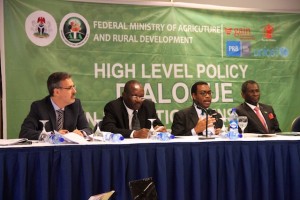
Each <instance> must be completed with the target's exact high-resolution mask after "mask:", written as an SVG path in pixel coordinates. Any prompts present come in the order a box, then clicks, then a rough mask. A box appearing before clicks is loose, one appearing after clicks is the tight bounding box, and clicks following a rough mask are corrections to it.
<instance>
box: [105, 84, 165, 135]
mask: <svg viewBox="0 0 300 200" xmlns="http://www.w3.org/2000/svg"><path fill="white" fill-rule="evenodd" d="M104 114H105V116H104V118H103V121H102V124H101V131H108V132H112V133H120V134H122V135H123V136H124V137H125V138H147V137H148V133H149V129H150V128H151V122H150V121H149V120H148V119H155V121H154V122H153V126H154V127H155V128H154V129H155V130H159V131H166V128H165V127H164V125H163V124H162V122H161V121H160V119H159V118H158V116H157V113H156V109H155V104H154V103H153V102H152V101H150V100H148V99H145V98H144V87H143V86H142V84H141V83H139V82H138V81H136V80H130V81H128V82H127V83H126V84H125V86H124V91H123V93H122V96H121V97H119V98H118V99H115V100H113V101H110V102H109V103H107V104H106V105H105V107H104Z"/></svg>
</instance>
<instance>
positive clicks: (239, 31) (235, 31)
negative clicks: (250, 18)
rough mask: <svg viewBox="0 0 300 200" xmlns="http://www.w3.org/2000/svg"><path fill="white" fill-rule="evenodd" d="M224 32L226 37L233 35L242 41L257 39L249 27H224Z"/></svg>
mask: <svg viewBox="0 0 300 200" xmlns="http://www.w3.org/2000/svg"><path fill="white" fill-rule="evenodd" d="M224 32H225V33H226V35H228V36H230V35H233V36H234V37H235V38H238V39H240V40H255V37H254V36H253V35H252V33H251V29H250V28H248V27H244V28H236V27H235V28H232V27H224Z"/></svg>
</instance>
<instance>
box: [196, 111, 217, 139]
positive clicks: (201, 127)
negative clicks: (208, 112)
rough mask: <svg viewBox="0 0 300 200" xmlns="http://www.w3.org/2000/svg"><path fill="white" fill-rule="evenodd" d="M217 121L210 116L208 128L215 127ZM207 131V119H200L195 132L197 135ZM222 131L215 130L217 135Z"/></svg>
mask: <svg viewBox="0 0 300 200" xmlns="http://www.w3.org/2000/svg"><path fill="white" fill-rule="evenodd" d="M215 122H216V119H215V118H214V117H211V116H208V127H212V126H214V123H215ZM205 129H206V118H200V119H199V120H198V122H197V124H196V126H195V127H194V130H195V132H196V133H197V134H199V133H202V132H203V131H205ZM220 131H221V129H220V128H215V134H216V135H219V133H220Z"/></svg>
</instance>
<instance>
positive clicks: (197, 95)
mask: <svg viewBox="0 0 300 200" xmlns="http://www.w3.org/2000/svg"><path fill="white" fill-rule="evenodd" d="M191 95H192V98H193V105H192V106H190V107H188V108H184V109H182V110H179V111H178V112H176V113H175V114H174V119H173V124H172V134H173V135H177V136H179V135H181V136H191V135H194V136H196V135H206V130H208V129H209V130H211V131H207V132H208V133H210V134H216V135H218V134H219V133H220V130H221V128H222V126H223V121H222V120H221V115H220V113H218V112H216V111H215V110H213V109H211V108H209V107H210V104H211V100H212V91H211V89H210V87H209V85H208V83H207V82H204V81H198V82H196V83H194V85H193V86H192V88H191ZM203 133H204V134H203Z"/></svg>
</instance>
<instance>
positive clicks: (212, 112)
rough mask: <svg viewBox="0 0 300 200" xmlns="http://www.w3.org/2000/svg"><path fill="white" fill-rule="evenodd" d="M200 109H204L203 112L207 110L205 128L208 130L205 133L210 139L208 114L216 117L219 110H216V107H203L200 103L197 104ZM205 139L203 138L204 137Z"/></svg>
mask: <svg viewBox="0 0 300 200" xmlns="http://www.w3.org/2000/svg"><path fill="white" fill-rule="evenodd" d="M196 106H197V108H198V109H200V110H201V111H202V114H203V112H205V114H206V122H205V130H206V133H205V137H206V139H209V137H208V115H211V116H212V117H214V118H216V117H217V116H216V115H217V111H216V110H214V109H211V108H208V109H206V108H203V107H201V106H200V105H196ZM202 139H203V138H202Z"/></svg>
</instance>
